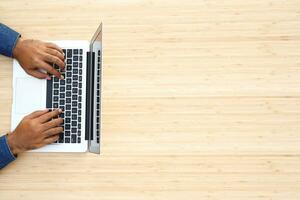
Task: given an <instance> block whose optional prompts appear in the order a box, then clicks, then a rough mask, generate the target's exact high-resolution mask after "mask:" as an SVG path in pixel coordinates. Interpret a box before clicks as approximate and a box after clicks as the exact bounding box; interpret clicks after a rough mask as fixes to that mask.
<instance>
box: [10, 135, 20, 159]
mask: <svg viewBox="0 0 300 200" xmlns="http://www.w3.org/2000/svg"><path fill="white" fill-rule="evenodd" d="M7 143H8V146H9V148H10V150H11V152H12V153H13V154H14V155H18V154H19V153H22V152H23V151H22V149H21V148H19V146H18V144H17V143H16V138H15V134H14V133H9V134H8V135H7Z"/></svg>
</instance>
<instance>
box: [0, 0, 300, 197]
mask: <svg viewBox="0 0 300 200" xmlns="http://www.w3.org/2000/svg"><path fill="white" fill-rule="evenodd" d="M0 13H1V17H0V19H1V20H0V21H1V22H2V23H5V24H7V25H9V26H11V27H13V28H14V29H16V30H17V31H19V32H20V33H22V35H23V37H26V38H35V39H41V40H62V39H69V40H78V39H80V40H89V39H90V38H91V37H92V35H93V33H94V31H95V30H96V28H97V26H98V25H99V23H100V21H102V22H103V24H104V29H103V31H104V32H103V40H104V41H103V43H104V54H103V55H104V59H103V60H104V79H103V83H104V91H103V130H102V141H101V145H102V148H101V155H100V156H99V155H94V154H90V153H79V154H73V153H24V154H22V155H20V156H19V158H18V159H17V160H16V161H15V162H13V163H12V164H11V165H9V166H8V167H7V168H5V169H3V170H2V171H1V172H0V199H3V200H10V199H23V200H27V199H28V200H33V199H43V200H53V199H78V200H82V199H88V200H94V199H128V200H133V199H139V200H140V199H151V200H152V199H183V198H187V197H188V198H189V199H209V200H212V199H231V200H232V199H233V200H242V199H243V200H244V199H251V200H253V199H259V200H267V199H268V200H269V199H272V200H279V199H280V200H282V199H288V200H294V199H295V200H296V199H297V200H298V199H300V133H299V131H300V2H299V1H297V0H290V1H284V0H276V1H275V0H274V1H272V0H264V1H242V0H232V1H219V0H212V1H205V0H199V1H195V0H185V1H173V0H157V1H152V0H141V1H137V0H131V1H127V0H126V1H125V0H114V1H110V0H104V1H94V0H89V1H83V0H80V1H71V0H70V1H61V0H60V1H58V0H55V1H48V2H46V1H37V0H36V1H35V0H32V1H19V2H18V3H17V2H16V1H10V0H4V1H2V2H1V5H0ZM0 65H1V67H0V110H1V112H0V131H1V132H2V133H4V132H7V131H8V130H9V127H10V112H11V102H12V82H11V78H12V60H11V59H9V58H5V57H3V56H1V57H0Z"/></svg>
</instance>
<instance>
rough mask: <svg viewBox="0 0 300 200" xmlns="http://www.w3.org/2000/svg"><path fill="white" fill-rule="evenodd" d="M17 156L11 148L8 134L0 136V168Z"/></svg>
mask: <svg viewBox="0 0 300 200" xmlns="http://www.w3.org/2000/svg"><path fill="white" fill-rule="evenodd" d="M15 159H16V158H15V156H14V155H13V154H12V152H11V151H10V149H9V146H8V143H7V137H6V135H3V136H1V137H0V169H2V168H3V167H5V166H6V165H8V164H9V163H10V162H12V161H14V160H15Z"/></svg>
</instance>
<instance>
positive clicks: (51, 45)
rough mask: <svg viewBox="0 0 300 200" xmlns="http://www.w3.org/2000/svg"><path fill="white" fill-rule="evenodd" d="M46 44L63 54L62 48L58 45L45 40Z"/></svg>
mask: <svg viewBox="0 0 300 200" xmlns="http://www.w3.org/2000/svg"><path fill="white" fill-rule="evenodd" d="M46 46H47V47H49V48H51V49H56V50H57V51H59V52H61V53H62V54H64V52H63V50H62V49H61V48H60V47H59V46H57V45H56V44H54V43H51V42H47V43H46Z"/></svg>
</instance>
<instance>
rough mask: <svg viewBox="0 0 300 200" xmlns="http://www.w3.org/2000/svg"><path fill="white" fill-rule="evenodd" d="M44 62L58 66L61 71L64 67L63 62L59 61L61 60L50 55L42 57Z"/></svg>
mask: <svg viewBox="0 0 300 200" xmlns="http://www.w3.org/2000/svg"><path fill="white" fill-rule="evenodd" d="M44 61H46V62H48V63H53V64H56V65H57V66H59V67H60V68H62V69H63V68H64V67H65V62H63V61H61V59H59V58H58V57H56V56H52V55H50V54H45V55H44Z"/></svg>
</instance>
